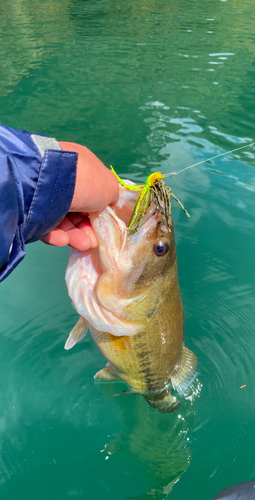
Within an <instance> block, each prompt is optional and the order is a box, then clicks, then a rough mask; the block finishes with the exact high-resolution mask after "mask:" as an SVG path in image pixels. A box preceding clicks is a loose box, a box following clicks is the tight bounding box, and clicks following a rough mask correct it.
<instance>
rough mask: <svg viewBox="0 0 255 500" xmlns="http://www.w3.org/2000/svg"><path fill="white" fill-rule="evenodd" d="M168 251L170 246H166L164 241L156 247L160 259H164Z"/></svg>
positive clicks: (159, 242) (155, 250)
mask: <svg viewBox="0 0 255 500" xmlns="http://www.w3.org/2000/svg"><path fill="white" fill-rule="evenodd" d="M167 251H168V245H166V244H165V243H164V242H163V241H158V243H156V245H155V246H154V252H155V254H156V255H157V256H158V257H162V256H163V255H165V254H166V252H167Z"/></svg>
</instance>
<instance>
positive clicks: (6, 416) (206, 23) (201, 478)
mask: <svg viewBox="0 0 255 500" xmlns="http://www.w3.org/2000/svg"><path fill="white" fill-rule="evenodd" d="M0 9H1V16H0V74H1V78H0V122H1V123H4V124H6V125H10V126H13V127H16V128H24V129H27V130H31V131H34V132H36V131H37V132H41V133H45V134H48V135H53V136H54V137H56V138H57V139H59V140H69V141H74V142H80V143H82V144H85V145H87V146H88V147H89V148H91V149H92V150H93V151H94V152H95V153H96V154H97V155H98V156H99V157H100V158H101V159H102V161H104V163H105V164H106V165H108V166H109V165H110V164H112V165H114V167H115V168H116V169H117V170H118V172H119V173H120V174H121V175H122V177H124V178H125V177H126V178H130V179H132V180H136V181H138V180H139V182H140V181H144V180H145V178H146V176H147V175H148V174H149V173H150V172H152V171H155V170H161V171H163V172H169V171H172V170H180V169H181V168H184V167H186V166H188V165H191V164H193V163H196V162H198V161H201V160H202V159H203V158H209V157H211V156H214V155H216V154H219V153H221V152H224V151H227V150H230V149H234V148H237V147H239V146H241V145H243V144H245V143H248V142H253V141H255V120H254V113H255V104H254V103H255V31H254V26H255V12H254V2H253V1H252V0H243V1H242V2H240V1H237V0H228V1H220V0H206V1H205V0H194V1H189V0H179V1H178V2H177V1H176V0H147V1H145V0H138V1H135V0H127V1H126V2H123V1H122V2H121V1H116V0H95V1H93V2H92V1H91V0H86V1H85V0H63V1H53V0H52V1H49V0H45V1H39V0H30V1H29V2H28V1H25V0H23V1H22V0H13V1H12V2H9V1H7V0H2V2H1V8H0ZM254 151H255V150H254V148H251V149H247V150H243V151H240V152H237V153H235V154H232V155H228V156H225V157H222V158H218V159H216V160H215V161H213V162H211V163H210V164H209V163H207V164H203V165H201V166H199V167H195V168H193V169H191V170H187V171H186V172H184V173H183V174H180V175H179V176H176V177H172V178H171V179H170V181H171V187H172V189H173V191H174V193H175V194H176V195H177V196H178V197H179V198H180V199H181V200H182V202H183V203H184V204H185V207H186V208H187V210H188V211H189V212H190V214H191V218H190V219H187V218H186V217H185V215H184V214H183V212H182V211H181V209H180V208H179V207H178V205H177V204H174V205H173V217H174V220H175V226H176V234H177V252H178V261H179V279H180V285H181V292H182V298H183V304H184V311H185V318H186V324H185V338H186V345H187V346H188V347H189V348H190V349H192V350H193V351H194V352H195V353H196V355H197V357H198V362H199V364H198V370H199V380H200V384H201V385H202V390H201V392H200V394H198V395H195V396H194V397H193V400H192V401H189V400H183V401H182V406H181V408H180V410H179V411H178V412H177V413H174V414H170V415H160V414H159V413H158V412H156V411H155V410H153V409H152V408H150V407H149V406H148V405H147V403H146V402H145V401H144V399H143V398H142V397H132V396H130V397H128V396H126V397H124V396H123V397H119V398H115V397H114V394H116V393H119V392H121V390H122V389H125V385H124V384H109V385H107V384H106V385H105V386H102V385H97V384H96V383H95V381H94V379H93V375H94V373H95V372H96V371H98V370H99V369H100V368H102V367H103V366H104V360H103V358H102V356H101V355H100V353H99V352H98V351H97V348H96V346H95V345H94V344H93V342H92V340H91V338H90V336H87V337H86V338H85V339H84V341H83V342H81V343H80V344H79V345H78V346H76V347H75V348H74V349H73V350H72V351H69V352H67V351H65V350H64V348H63V347H64V342H65V340H66V338H67V336H68V334H69V331H70V330H71V328H72V326H73V325H74V323H75V321H76V319H77V315H76V313H75V311H74V309H73V308H72V306H71V303H70V300H69V298H68V295H67V292H66V288H65V282H64V273H65V267H66V264H67V260H68V255H69V249H68V248H64V249H54V248H51V247H46V246H44V245H43V244H42V243H40V242H39V243H36V244H32V245H30V246H28V248H27V257H26V259H25V260H24V261H23V262H22V263H21V265H20V266H19V268H18V269H17V270H16V271H15V272H14V273H13V274H12V275H11V276H10V277H9V278H8V279H7V280H6V281H5V282H3V283H2V284H1V288H0V300H1V326H0V330H1V335H0V496H1V498H3V499H8V500H14V499H15V500H17V499H19V500H44V499H46V498H47V499H48V500H65V499H68V498H77V499H83V500H85V499H86V500H87V499H88V500H94V499H95V500H96V499H101V498H103V499H104V500H113V499H114V500H115V499H116V500H122V499H137V500H138V499H139V500H145V499H148V500H149V499H151V498H155V499H157V500H164V499H170V500H209V499H210V498H211V497H213V496H214V495H215V494H216V493H217V492H218V491H219V490H220V489H222V488H224V487H226V486H227V485H229V484H233V483H236V482H238V481H246V480H249V479H255V425H254V419H255V409H254V408H255V405H254V399H255V388H254V355H255V326H254V325H255V289H254V285H255V269H254V249H255V245H254V231H255V204H254V197H255V169H254V166H255V161H254ZM244 385H245V387H243V388H242V389H241V388H240V387H241V386H244Z"/></svg>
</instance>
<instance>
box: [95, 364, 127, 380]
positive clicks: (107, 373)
mask: <svg viewBox="0 0 255 500" xmlns="http://www.w3.org/2000/svg"><path fill="white" fill-rule="evenodd" d="M94 379H96V380H100V381H102V382H109V381H110V380H121V379H120V378H119V377H118V375H115V373H114V371H113V370H112V369H111V367H110V366H109V365H106V367H105V368H102V370H99V372H97V373H96V374H95V375H94Z"/></svg>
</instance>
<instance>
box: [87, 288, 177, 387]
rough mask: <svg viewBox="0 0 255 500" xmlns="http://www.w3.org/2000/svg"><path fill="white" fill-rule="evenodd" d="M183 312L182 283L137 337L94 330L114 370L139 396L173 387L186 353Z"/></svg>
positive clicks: (167, 296) (163, 301)
mask: <svg viewBox="0 0 255 500" xmlns="http://www.w3.org/2000/svg"><path fill="white" fill-rule="evenodd" d="M183 327H184V320H183V308H182V301H181V295H180V290H179V285H178V281H177V283H175V286H174V287H171V289H169V290H168V291H167V292H166V294H165V295H164V297H163V299H162V301H161V303H160V306H159V308H158V310H157V312H156V314H155V316H154V317H153V318H152V319H151V321H150V322H149V324H148V325H147V327H146V328H145V329H144V330H142V331H141V332H139V333H137V334H135V335H133V336H119V337H117V336H114V335H112V334H110V333H108V332H102V331H98V330H96V329H95V328H94V327H93V326H91V327H90V333H91V335H92V338H93V340H94V342H95V343H96V345H97V347H98V348H99V350H100V351H101V353H102V354H103V356H104V357H105V358H106V359H107V361H108V362H109V364H110V366H111V368H112V370H113V371H114V373H115V374H116V375H118V377H120V378H121V379H122V380H123V381H125V382H126V383H127V384H128V385H129V387H130V388H131V389H132V390H134V391H135V392H137V393H139V394H143V395H149V394H157V393H159V392H161V391H163V390H164V389H165V388H166V386H167V385H168V383H169V380H170V377H171V374H172V373H173V370H174V367H175V366H176V365H177V364H178V361H179V360H180V358H181V354H182V350H183Z"/></svg>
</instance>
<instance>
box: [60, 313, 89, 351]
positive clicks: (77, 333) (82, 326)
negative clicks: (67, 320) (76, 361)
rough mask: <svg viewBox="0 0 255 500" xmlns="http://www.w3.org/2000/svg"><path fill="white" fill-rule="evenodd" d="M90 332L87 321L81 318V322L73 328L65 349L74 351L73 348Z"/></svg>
mask: <svg viewBox="0 0 255 500" xmlns="http://www.w3.org/2000/svg"><path fill="white" fill-rule="evenodd" d="M87 331H88V327H87V323H86V321H85V319H84V318H83V317H82V316H81V317H80V319H79V321H78V322H77V323H76V325H75V326H74V327H73V329H72V331H71V332H70V333H69V337H68V339H67V341H66V343H65V349H67V350H68V349H72V347H73V346H74V345H75V344H77V342H79V341H80V340H81V339H83V337H85V335H86V333H87Z"/></svg>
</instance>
